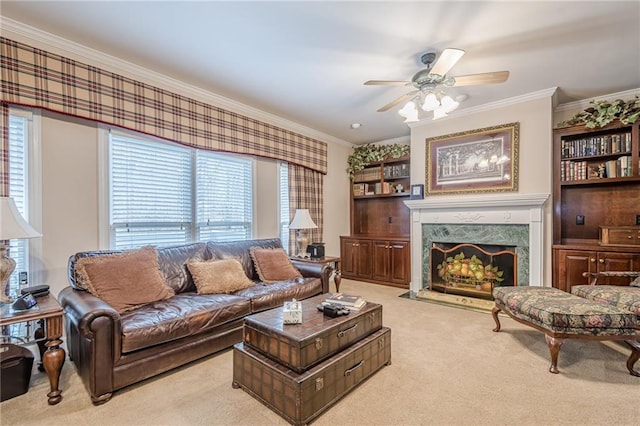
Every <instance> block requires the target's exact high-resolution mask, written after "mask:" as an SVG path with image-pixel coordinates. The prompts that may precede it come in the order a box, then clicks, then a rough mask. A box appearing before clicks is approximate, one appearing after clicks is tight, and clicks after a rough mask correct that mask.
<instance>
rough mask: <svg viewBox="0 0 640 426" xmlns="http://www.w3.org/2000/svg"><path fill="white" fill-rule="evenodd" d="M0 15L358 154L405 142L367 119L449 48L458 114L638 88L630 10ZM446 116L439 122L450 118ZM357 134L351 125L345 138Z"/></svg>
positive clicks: (509, 7)
mask: <svg viewBox="0 0 640 426" xmlns="http://www.w3.org/2000/svg"><path fill="white" fill-rule="evenodd" d="M0 13H1V14H2V16H3V17H7V18H10V19H13V20H15V21H19V22H21V23H24V24H27V25H29V26H33V27H36V28H38V29H40V30H43V31H46V32H49V33H51V34H54V35H57V36H60V37H63V38H65V39H67V40H71V41H74V42H76V43H79V44H81V45H84V46H87V47H90V48H93V49H97V50H99V51H102V52H105V53H107V54H109V55H112V56H115V57H118V58H121V59H123V60H126V61H129V62H131V63H134V64H137V65H139V66H142V67H144V68H148V69H150V70H153V71H155V72H158V73H161V74H164V75H166V76H169V77H172V78H175V79H178V80H181V81H183V82H186V83H189V84H192V85H194V86H197V87H200V88H202V89H205V90H207V91H210V92H213V93H216V94H219V95H222V96H224V97H227V98H230V99H233V100H235V101H238V102H241V103H243V104H246V105H249V106H251V107H254V108H258V109H260V110H263V111H267V112H269V113H271V114H275V115H278V116H280V117H282V118H285V119H287V120H291V121H294V122H296V123H299V124H301V125H304V126H307V127H310V128H312V129H315V130H317V131H319V132H322V133H325V134H327V135H330V136H333V137H335V138H338V139H342V140H344V141H347V142H350V143H354V144H360V143H365V142H375V141H381V140H389V139H395V138H401V137H406V136H407V135H409V128H408V127H407V126H406V125H405V124H404V123H403V122H402V120H403V119H402V118H401V117H400V116H399V115H398V114H397V113H396V112H397V110H398V109H399V108H400V107H401V106H402V105H399V106H397V107H395V108H393V109H391V110H389V111H387V112H385V113H378V112H376V110H377V109H378V108H380V107H382V106H383V105H385V104H387V103H388V102H390V101H392V100H393V99H395V98H397V97H398V96H400V95H402V94H403V93H405V92H407V91H408V90H409V88H406V87H390V86H364V85H363V83H364V82H365V81H366V80H370V79H375V80H409V79H410V78H411V76H412V75H413V74H414V73H415V72H416V71H418V70H419V69H420V68H421V67H422V66H423V65H422V64H421V63H420V62H419V58H420V55H421V54H422V53H424V52H427V51H435V52H440V51H442V49H444V48H447V47H455V48H460V49H463V50H465V51H466V55H465V56H464V57H463V58H462V59H461V60H460V61H459V62H458V63H457V65H455V66H454V67H453V69H452V70H451V71H450V73H449V75H452V76H456V75H465V74H473V73H482V72H490V71H499V70H509V71H510V72H511V75H510V77H509V80H508V81H507V82H506V83H502V84H494V85H485V86H470V87H460V88H451V89H448V91H449V93H450V94H451V95H453V96H456V95H461V94H464V95H467V96H468V99H467V100H466V101H464V102H463V103H462V104H461V106H460V108H459V109H458V111H461V110H464V109H465V108H470V107H477V106H479V105H484V104H487V103H491V102H495V101H499V100H502V99H506V98H511V97H516V96H521V95H526V94H529V93H533V92H536V91H539V90H544V89H549V88H552V87H556V86H557V87H558V88H559V92H558V101H559V103H566V102H570V101H575V100H581V99H586V98H591V97H596V96H602V95H606V94H609V93H615V92H619V91H624V90H630V89H635V88H639V87H640V2H639V1H625V2H613V1H602V2H595V1H566V2H560V1H549V2H546V1H545V2H541V1H530V2H521V1H511V2H503V1H493V2H485V1H468V2H460V1H422V2H400V1H396V2H391V1H389V2H382V1H376V2H365V1H347V2H330V1H324V2H323V1H318V2H308V1H298V2H293V1H287V2H265V1H261V2H246V1H235V2H220V1H195V2H180V1H139V2H130V1H105V2H97V1H75V2H62V1H42V2H40V1H24V0H22V1H11V0H2V4H1V9H0ZM455 114H456V112H454V113H452V114H451V115H452V116H453V115H455ZM354 122H358V123H361V124H362V127H361V128H360V129H358V130H352V129H350V124H351V123H354Z"/></svg>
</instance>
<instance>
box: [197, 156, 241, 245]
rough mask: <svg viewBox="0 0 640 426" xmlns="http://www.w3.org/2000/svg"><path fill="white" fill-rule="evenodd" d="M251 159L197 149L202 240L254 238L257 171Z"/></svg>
mask: <svg viewBox="0 0 640 426" xmlns="http://www.w3.org/2000/svg"><path fill="white" fill-rule="evenodd" d="M252 170H253V168H252V163H251V161H250V160H247V159H244V158H239V157H235V156H231V155H223V154H215V153H211V152H207V151H196V206H197V208H196V218H197V234H198V240H200V241H232V240H246V239H249V238H251V224H252V221H253V197H252V193H253V172H252Z"/></svg>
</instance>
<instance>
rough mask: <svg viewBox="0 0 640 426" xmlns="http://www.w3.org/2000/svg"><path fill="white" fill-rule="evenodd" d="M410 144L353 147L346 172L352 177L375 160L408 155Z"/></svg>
mask: <svg viewBox="0 0 640 426" xmlns="http://www.w3.org/2000/svg"><path fill="white" fill-rule="evenodd" d="M409 150H410V146H409V145H405V144H399V143H396V144H393V145H374V144H366V145H360V146H358V147H355V148H354V149H353V154H351V155H350V156H349V157H348V158H347V164H348V167H347V172H348V173H349V177H350V178H351V179H353V178H354V177H355V174H356V172H359V171H360V170H362V169H364V168H365V167H366V166H367V165H369V164H371V163H373V162H375V161H383V160H387V159H390V158H400V157H405V156H408V155H409Z"/></svg>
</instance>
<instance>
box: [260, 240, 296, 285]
mask: <svg viewBox="0 0 640 426" xmlns="http://www.w3.org/2000/svg"><path fill="white" fill-rule="evenodd" d="M249 252H250V253H251V258H252V259H253V264H254V265H255V267H256V272H258V276H259V277H260V280H262V281H263V282H266V283H272V282H276V281H284V280H290V279H293V278H302V274H300V271H298V270H297V269H296V268H295V267H294V266H293V264H292V263H291V260H290V259H289V256H287V253H286V252H285V251H284V249H281V248H276V249H267V248H262V247H251V248H250V249H249Z"/></svg>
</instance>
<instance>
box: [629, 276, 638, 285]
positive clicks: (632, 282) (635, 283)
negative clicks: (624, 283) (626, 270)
mask: <svg viewBox="0 0 640 426" xmlns="http://www.w3.org/2000/svg"><path fill="white" fill-rule="evenodd" d="M629 285H630V286H631V287H640V275H638V276H637V277H636V279H635V280H633V281H631V284H629Z"/></svg>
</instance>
